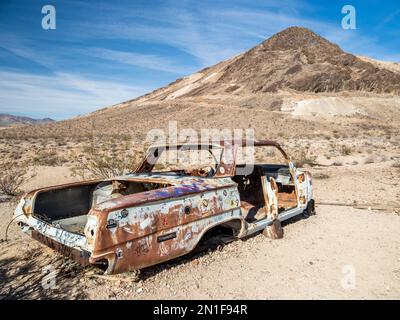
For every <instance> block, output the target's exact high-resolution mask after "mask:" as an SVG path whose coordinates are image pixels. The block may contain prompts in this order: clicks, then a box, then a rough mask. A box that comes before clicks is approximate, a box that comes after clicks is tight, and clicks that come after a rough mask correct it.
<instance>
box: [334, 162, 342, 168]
mask: <svg viewBox="0 0 400 320" xmlns="http://www.w3.org/2000/svg"><path fill="white" fill-rule="evenodd" d="M332 165H333V166H337V167H340V166H342V165H343V163H341V162H340V161H334V162H333V163H332Z"/></svg>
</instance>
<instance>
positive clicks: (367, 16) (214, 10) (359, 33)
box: [0, 0, 400, 119]
mask: <svg viewBox="0 0 400 320" xmlns="http://www.w3.org/2000/svg"><path fill="white" fill-rule="evenodd" d="M46 4H51V5H54V6H55V8H56V29H55V30H44V29H42V27H41V20H42V18H43V16H44V15H43V14H42V13H41V10H42V7H43V6H44V5H46ZM346 4H351V5H353V6H354V7H355V9H356V19H357V20H356V24H357V29H356V30H344V29H342V27H341V19H342V17H343V14H342V13H341V8H342V7H343V6H344V5H346ZM294 25H297V26H304V27H308V28H311V29H312V30H314V31H315V32H317V33H319V34H320V35H322V36H324V37H326V38H328V39H329V40H330V41H332V42H334V43H337V44H339V45H340V46H341V47H342V48H343V49H344V50H346V51H349V52H351V53H354V54H358V55H367V56H370V57H373V58H376V59H381V60H390V61H397V62H400V52H399V48H400V37H399V34H400V3H399V1H397V0H396V1H372V0H359V1H353V0H348V1H332V0H330V1H311V0H310V1H305V0H296V1H295V0H279V1H267V0H264V1H257V0H252V1H249V0H226V1H225V0H224V1H215V0H214V1H208V0H197V1H186V0H175V1H136V0H133V1H117V0H115V1H72V0H68V1H49V0H48V1H37V0H30V1H22V0H19V1H7V0H1V1H0V113H11V114H15V115H27V116H32V117H52V118H54V119H65V118H69V117H73V116H76V115H79V114H85V113H88V112H91V111H94V110H96V109H99V108H103V107H105V106H109V105H112V104H115V103H118V102H121V101H124V100H129V99H132V98H134V97H136V96H138V95H141V94H144V93H146V92H148V91H150V90H153V89H156V88H158V87H160V86H163V85H166V84H168V83H170V82H172V81H174V80H175V79H176V78H179V77H182V76H185V75H188V74H190V73H192V72H195V71H197V70H199V69H201V68H203V67H206V66H209V65H212V64H214V63H217V62H219V61H220V60H223V59H227V58H229V57H231V56H233V55H236V54H238V53H241V52H243V51H245V50H247V49H249V48H251V47H253V46H254V45H257V44H258V43H260V42H262V41H263V40H264V39H266V38H268V37H270V36H271V35H273V34H274V33H276V32H278V31H280V30H282V29H284V28H286V27H289V26H294Z"/></svg>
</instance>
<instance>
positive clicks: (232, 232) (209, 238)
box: [195, 219, 242, 250]
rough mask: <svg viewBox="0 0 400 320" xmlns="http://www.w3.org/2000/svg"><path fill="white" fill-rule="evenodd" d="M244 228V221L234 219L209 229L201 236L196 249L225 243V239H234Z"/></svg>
mask: <svg viewBox="0 0 400 320" xmlns="http://www.w3.org/2000/svg"><path fill="white" fill-rule="evenodd" d="M241 229H242V221H241V220H240V219H233V220H229V221H226V222H223V223H221V224H218V225H216V226H213V227H211V228H210V229H208V230H207V231H206V232H205V233H204V234H203V235H202V237H201V239H200V240H199V242H198V243H197V246H196V248H195V250H203V249H205V248H213V247H214V248H216V247H218V245H220V244H222V243H224V241H223V240H224V239H229V240H231V241H232V240H233V239H234V238H235V237H236V236H237V235H238V234H239V233H240V231H241ZM228 242H229V241H228Z"/></svg>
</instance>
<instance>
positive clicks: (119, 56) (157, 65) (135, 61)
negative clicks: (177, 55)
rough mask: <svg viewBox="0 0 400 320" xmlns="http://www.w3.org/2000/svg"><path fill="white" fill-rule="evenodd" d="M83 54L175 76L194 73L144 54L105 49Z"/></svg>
mask: <svg viewBox="0 0 400 320" xmlns="http://www.w3.org/2000/svg"><path fill="white" fill-rule="evenodd" d="M81 52H83V53H85V54H86V55H89V56H93V57H97V58H101V59H104V60H109V61H114V62H118V63H122V64H125V65H132V66H137V67H140V68H146V69H152V70H158V71H164V72H169V73H174V74H182V73H183V74H186V73H188V72H190V71H193V69H192V68H189V67H185V66H183V65H181V64H179V63H177V62H176V61H173V60H172V59H170V58H168V57H162V56H158V55H154V54H142V53H136V52H126V51H118V50H110V49H105V48H88V49H85V50H82V51H81Z"/></svg>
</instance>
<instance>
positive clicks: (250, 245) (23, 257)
mask: <svg viewBox="0 0 400 320" xmlns="http://www.w3.org/2000/svg"><path fill="white" fill-rule="evenodd" d="M379 166H382V164H370V165H362V166H361V165H360V166H354V167H345V166H343V167H337V168H334V167H330V168H312V169H311V170H312V171H313V173H314V174H317V172H320V171H321V170H323V172H325V173H326V174H328V175H329V177H328V178H325V179H318V178H315V179H314V186H315V188H316V189H315V190H316V195H315V197H316V200H317V202H324V201H327V200H332V201H340V202H342V203H345V202H349V203H352V202H354V200H357V201H358V203H362V202H364V203H368V202H374V203H382V202H383V201H382V198H381V199H380V198H379V197H380V196H381V197H382V196H383V197H385V198H386V199H385V200H384V202H385V203H395V202H397V203H398V200H399V193H398V191H396V190H398V188H395V187H391V186H387V185H384V186H383V187H384V188H387V190H386V191H385V190H379V191H376V186H374V185H373V184H371V183H368V182H369V181H370V177H371V174H372V173H373V172H376V170H377V168H378V167H379ZM389 168H390V169H389ZM42 169H43V168H42ZM53 169H54V170H53V171H52V174H51V175H50V176H51V177H52V179H53V180H54V181H59V180H62V177H64V178H65V177H66V176H67V175H68V174H67V171H66V170H65V168H64V170H62V169H60V168H53ZM383 169H384V170H382V171H383V172H385V175H386V176H385V175H384V176H383V177H382V179H381V180H382V183H384V182H387V180H385V179H386V178H387V179H389V178H390V176H391V175H394V176H395V177H397V178H396V179H397V180H390V181H391V182H392V183H396V181H399V180H398V174H399V173H398V170H397V169H396V168H392V167H391V166H390V164H387V167H386V168H383ZM396 170H397V171H396ZM355 177H356V178H355ZM35 179H38V178H35ZM68 179H72V178H71V177H69V178H68ZM46 182H47V181H43V180H41V183H46ZM30 183H31V185H32V186H40V184H41V183H40V182H39V181H31V182H30ZM378 186H379V184H378ZM378 188H379V187H378ZM375 193H376V194H375ZM379 200H381V202H379ZM15 205H16V203H15V202H12V201H11V202H10V201H8V202H3V203H0V213H1V215H2V217H4V218H5V220H7V221H8V220H9V219H10V218H11V216H12V211H13V209H14V207H15ZM5 229H6V224H2V225H1V230H0V232H1V237H2V239H4V234H5ZM399 229H400V216H399V213H398V212H396V211H391V210H388V211H375V210H365V209H364V210H360V209H355V208H352V207H350V206H347V207H345V206H331V205H318V206H317V215H316V216H312V217H310V218H308V219H302V218H296V219H292V220H291V221H289V222H288V223H287V224H285V226H284V232H285V235H284V238H283V239H281V240H270V239H267V238H265V237H264V236H262V235H261V234H259V235H256V236H254V237H251V238H249V239H246V240H244V241H243V240H239V241H235V242H233V243H230V244H228V245H226V246H225V247H223V248H222V250H221V251H219V250H214V251H211V250H210V251H209V252H201V253H196V254H191V255H189V256H186V257H183V258H180V259H176V260H173V261H170V262H168V263H164V264H161V265H158V266H154V267H151V268H147V269H145V270H142V271H141V272H140V273H125V274H122V275H115V276H110V277H109V278H108V279H103V278H99V277H98V276H99V275H100V276H101V271H100V270H98V269H95V268H92V267H87V268H83V267H81V266H79V265H77V264H75V263H72V262H71V261H69V260H68V259H64V258H63V257H61V256H59V255H58V254H55V253H54V252H53V251H52V250H51V249H48V248H47V247H44V246H42V245H41V244H39V243H37V242H36V241H34V240H31V239H30V238H28V237H27V236H25V235H23V234H22V232H21V231H20V230H19V228H18V227H17V226H16V225H14V224H11V226H10V228H9V234H8V238H9V241H8V242H5V241H4V240H2V243H1V249H0V277H1V282H2V286H1V289H0V290H1V291H0V294H1V297H3V298H11V299H12V298H29V299H31V298H39V299H43V298H59V299H61V298H64V299H77V298H79V299H81V298H85V299H196V298H197V299H217V298H222V299H235V298H236V299H302V298H305V299H328V298H333V299H349V298H356V299H399V298H400V252H399V249H398V248H399V247H400V235H399V233H398V230H399ZM48 269H49V270H53V271H54V272H55V274H56V278H55V281H56V282H55V283H56V286H55V287H54V288H53V289H44V287H43V284H44V286H46V283H49V280H48V278H46V270H48ZM353 275H354V277H353Z"/></svg>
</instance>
